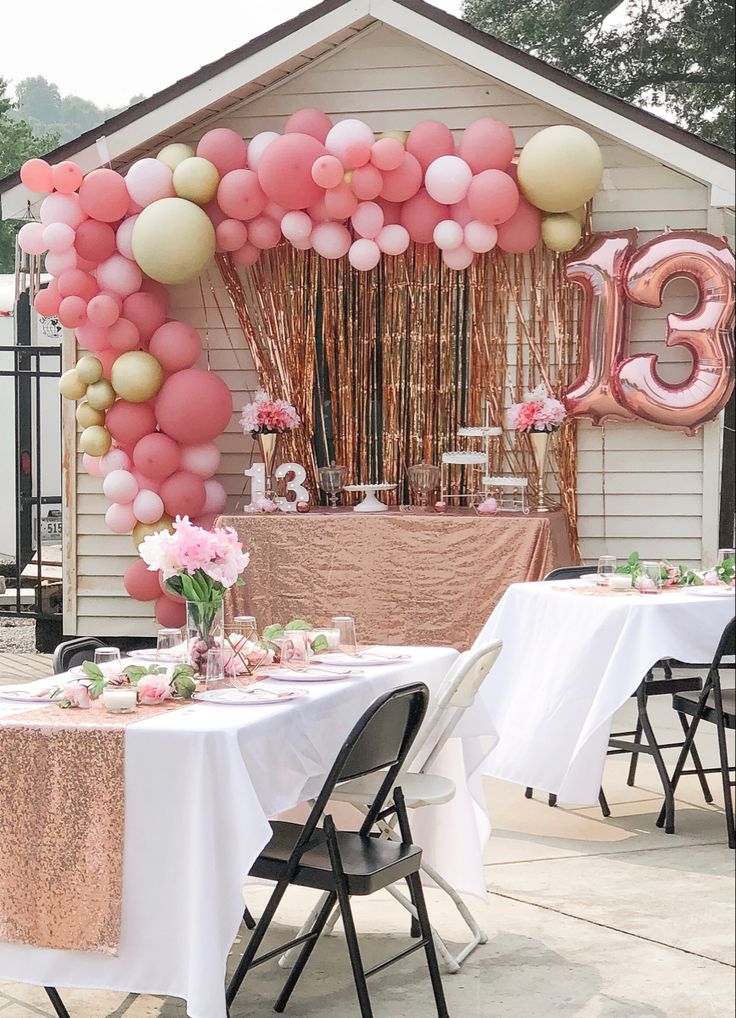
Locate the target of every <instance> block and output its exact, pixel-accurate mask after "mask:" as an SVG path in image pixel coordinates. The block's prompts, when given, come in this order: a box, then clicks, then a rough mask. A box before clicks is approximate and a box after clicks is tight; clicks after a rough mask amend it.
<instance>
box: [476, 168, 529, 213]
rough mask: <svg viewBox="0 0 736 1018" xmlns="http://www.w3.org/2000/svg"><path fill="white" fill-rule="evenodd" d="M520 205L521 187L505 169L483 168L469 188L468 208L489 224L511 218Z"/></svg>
mask: <svg viewBox="0 0 736 1018" xmlns="http://www.w3.org/2000/svg"><path fill="white" fill-rule="evenodd" d="M518 207H519V189H518V187H517V186H516V184H515V183H514V181H513V180H512V179H511V177H510V176H509V175H508V173H504V172H503V170H483V172H482V173H479V174H478V176H477V177H473V180H472V183H471V184H470V187H469V188H468V208H469V209H470V211H471V212H472V213H473V218H474V219H478V220H479V221H480V222H481V223H487V224H488V225H489V226H497V225H498V224H499V223H505V222H506V220H507V219H510V218H511V217H512V216H513V214H514V212H516V210H517V208H518Z"/></svg>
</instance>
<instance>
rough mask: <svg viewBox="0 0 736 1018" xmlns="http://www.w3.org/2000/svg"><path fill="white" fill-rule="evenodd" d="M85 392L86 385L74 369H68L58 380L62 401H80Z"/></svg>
mask: <svg viewBox="0 0 736 1018" xmlns="http://www.w3.org/2000/svg"><path fill="white" fill-rule="evenodd" d="M86 391H87V383H86V382H83V381H82V379H81V378H80V377H79V375H78V374H77V371H76V368H69V370H68V371H65V372H64V374H63V375H62V376H61V378H60V379H59V392H60V393H61V395H62V396H63V397H64V399H81V398H82V396H84V394H85V392H86Z"/></svg>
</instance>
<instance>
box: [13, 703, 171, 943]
mask: <svg viewBox="0 0 736 1018" xmlns="http://www.w3.org/2000/svg"><path fill="white" fill-rule="evenodd" d="M180 705H181V706H183V704H179V703H170V704H166V705H164V706H161V707H139V709H138V710H137V711H136V712H135V713H131V714H110V713H109V712H108V711H106V710H105V708H104V707H103V705H102V703H101V702H100V701H99V700H97V701H94V702H93V703H92V706H91V707H90V708H89V710H80V709H75V708H70V709H68V710H63V709H62V708H60V707H59V706H57V705H56V704H54V705H51V706H48V707H41V708H35V709H29V710H26V711H23V712H22V713H14V714H10V715H8V716H6V717H0V941H8V942H11V943H23V944H31V945H33V946H35V947H49V948H60V949H66V950H75V951H99V952H103V953H106V954H115V953H116V951H117V946H118V940H119V936H120V914H121V903H122V890H123V888H122V881H123V849H124V844H123V842H124V821H125V729H126V728H127V726H128V725H130V724H135V722H136V721H143V720H146V719H147V718H150V717H152V716H153V715H154V714H158V713H163V712H168V711H171V710H176V709H177V707H179V706H180Z"/></svg>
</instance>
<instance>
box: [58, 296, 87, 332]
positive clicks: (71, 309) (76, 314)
mask: <svg viewBox="0 0 736 1018" xmlns="http://www.w3.org/2000/svg"><path fill="white" fill-rule="evenodd" d="M59 321H60V322H61V324H62V325H63V326H64V328H65V329H76V328H77V327H78V326H79V325H84V323H85V322H86V321H87V302H86V301H85V300H83V298H82V297H64V298H62V300H61V302H60V304H59Z"/></svg>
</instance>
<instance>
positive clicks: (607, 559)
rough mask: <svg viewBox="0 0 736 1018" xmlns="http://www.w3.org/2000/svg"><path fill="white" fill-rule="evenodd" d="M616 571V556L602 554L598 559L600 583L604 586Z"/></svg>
mask: <svg viewBox="0 0 736 1018" xmlns="http://www.w3.org/2000/svg"><path fill="white" fill-rule="evenodd" d="M615 572H616V556H615V555H601V557H600V558H599V559H598V585H599V586H601V587H604V586H605V585H606V584H607V583H608V577H609V576H612V575H613V573H615Z"/></svg>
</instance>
